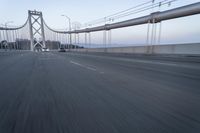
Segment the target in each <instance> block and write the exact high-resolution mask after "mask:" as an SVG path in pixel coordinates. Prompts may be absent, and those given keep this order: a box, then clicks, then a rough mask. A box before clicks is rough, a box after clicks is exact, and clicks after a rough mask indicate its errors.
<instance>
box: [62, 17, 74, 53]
mask: <svg viewBox="0 0 200 133" xmlns="http://www.w3.org/2000/svg"><path fill="white" fill-rule="evenodd" d="M61 16H63V17H65V18H67V19H68V21H69V32H70V31H71V19H70V18H69V17H68V16H66V15H61ZM69 41H70V42H69V43H70V44H69V51H70V46H71V44H72V37H71V33H69Z"/></svg>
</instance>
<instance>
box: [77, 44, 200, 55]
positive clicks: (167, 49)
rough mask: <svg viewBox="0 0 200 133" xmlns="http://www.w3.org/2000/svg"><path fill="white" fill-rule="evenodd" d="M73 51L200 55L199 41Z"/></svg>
mask: <svg viewBox="0 0 200 133" xmlns="http://www.w3.org/2000/svg"><path fill="white" fill-rule="evenodd" d="M73 51H79V52H104V53H124V54H183V55H184V54H186V55H200V43H194V44H175V45H153V46H131V47H114V48H88V49H76V50H73Z"/></svg>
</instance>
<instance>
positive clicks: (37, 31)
mask: <svg viewBox="0 0 200 133" xmlns="http://www.w3.org/2000/svg"><path fill="white" fill-rule="evenodd" d="M28 19H29V31H30V41H31V51H35V50H37V48H36V47H38V46H39V47H40V48H46V45H45V34H44V23H43V16H42V12H38V11H28ZM36 38H39V39H36Z"/></svg>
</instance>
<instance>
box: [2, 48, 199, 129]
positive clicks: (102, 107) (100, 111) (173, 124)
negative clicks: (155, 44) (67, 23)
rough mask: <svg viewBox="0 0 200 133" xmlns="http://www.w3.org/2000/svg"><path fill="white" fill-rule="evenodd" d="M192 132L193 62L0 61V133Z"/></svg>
mask: <svg viewBox="0 0 200 133" xmlns="http://www.w3.org/2000/svg"><path fill="white" fill-rule="evenodd" d="M199 132H200V60H199V58H195V57H187V58H186V59H185V57H180V58H179V57H177V58H173V57H168V58H167V57H159V58H158V57H146V56H138V57H134V56H131V57H125V56H114V55H109V56H108V55H100V54H80V53H58V52H46V53H36V52H1V53H0V133H199Z"/></svg>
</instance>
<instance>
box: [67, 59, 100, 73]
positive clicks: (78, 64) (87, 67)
mask: <svg viewBox="0 0 200 133" xmlns="http://www.w3.org/2000/svg"><path fill="white" fill-rule="evenodd" d="M70 63H72V64H74V65H77V66H80V67H83V68H86V69H88V70H91V71H97V69H95V68H92V67H89V66H85V65H83V64H80V63H78V62H74V61H70Z"/></svg>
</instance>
